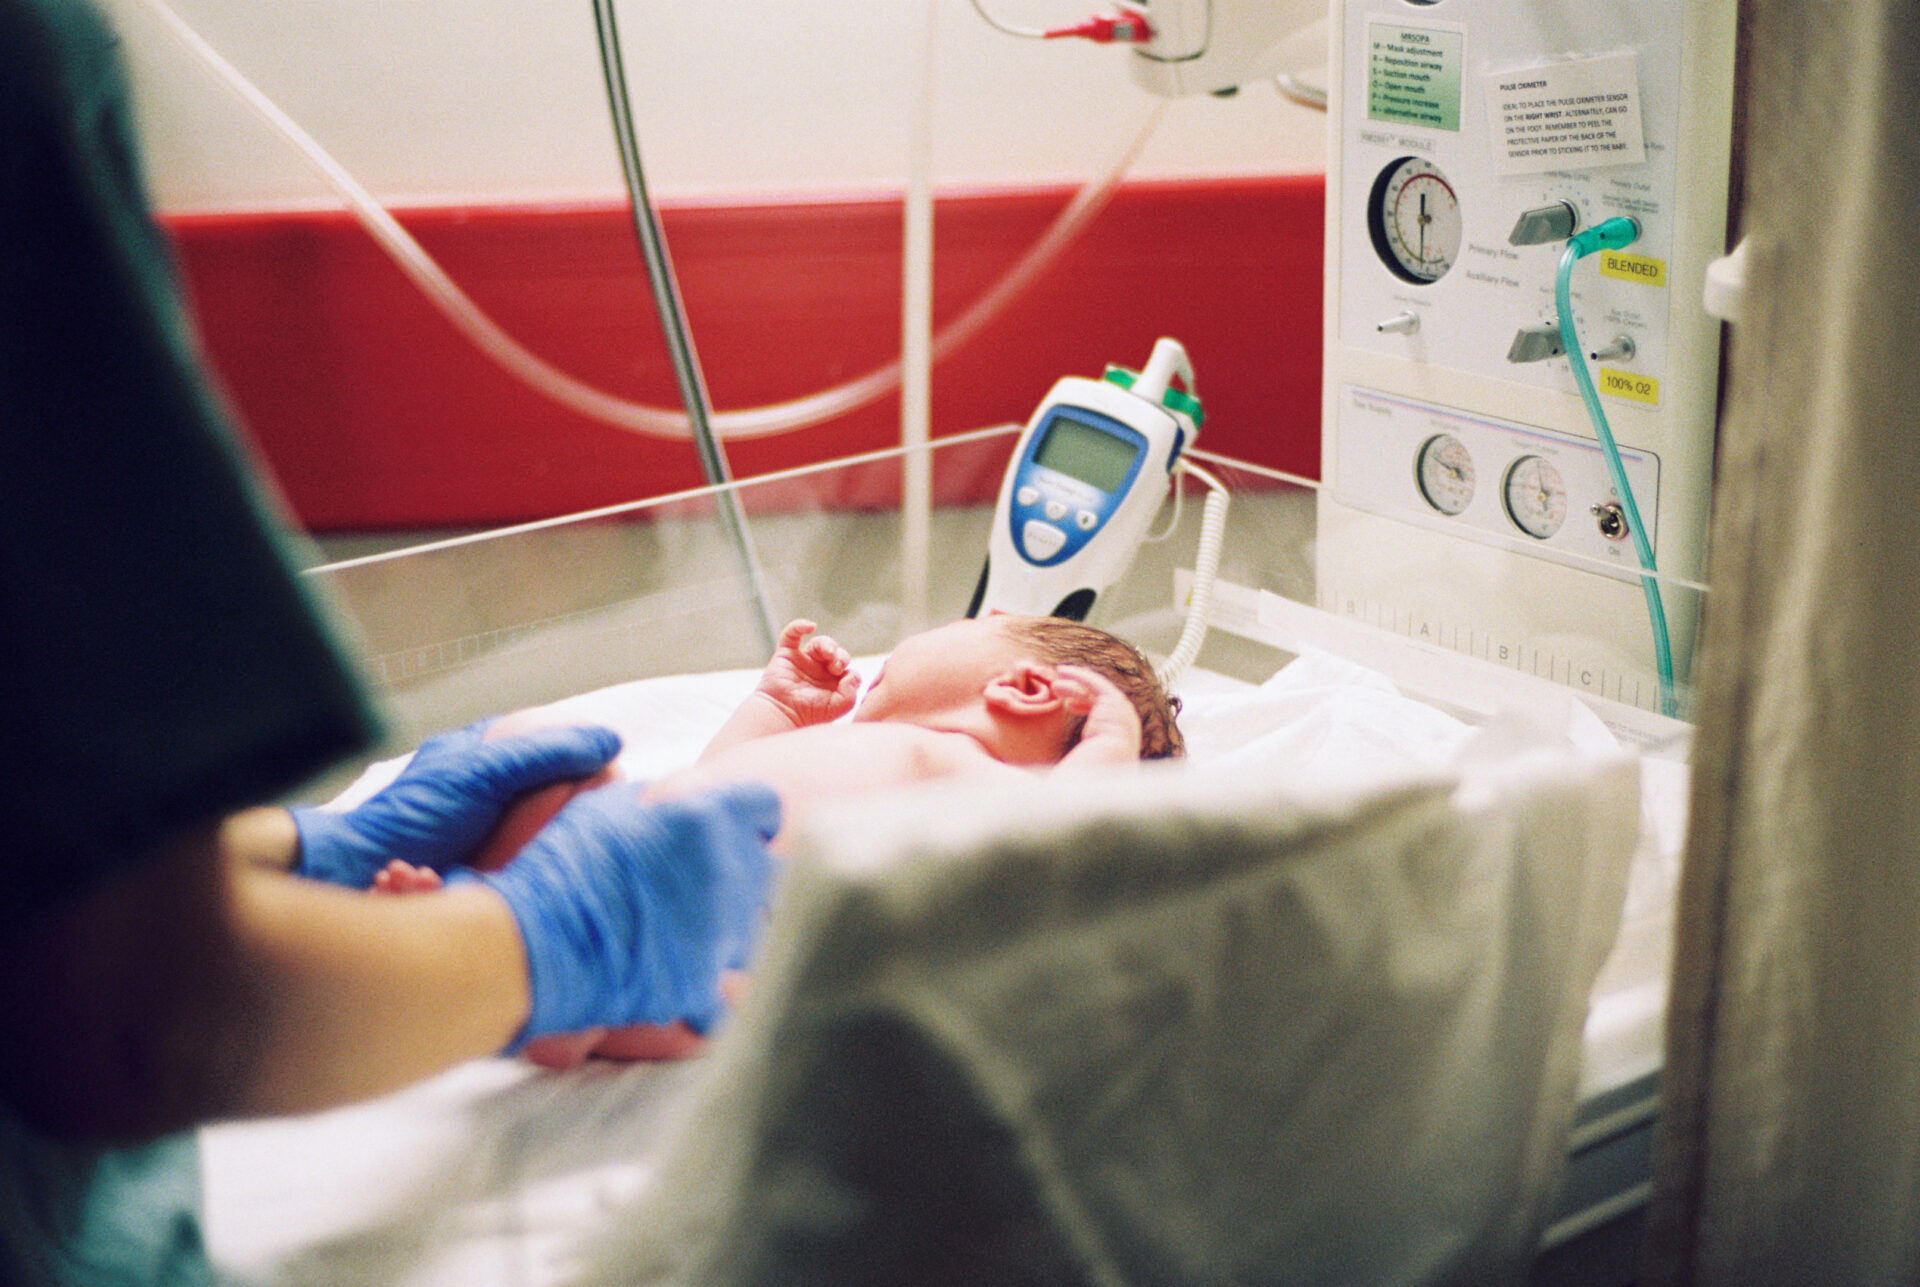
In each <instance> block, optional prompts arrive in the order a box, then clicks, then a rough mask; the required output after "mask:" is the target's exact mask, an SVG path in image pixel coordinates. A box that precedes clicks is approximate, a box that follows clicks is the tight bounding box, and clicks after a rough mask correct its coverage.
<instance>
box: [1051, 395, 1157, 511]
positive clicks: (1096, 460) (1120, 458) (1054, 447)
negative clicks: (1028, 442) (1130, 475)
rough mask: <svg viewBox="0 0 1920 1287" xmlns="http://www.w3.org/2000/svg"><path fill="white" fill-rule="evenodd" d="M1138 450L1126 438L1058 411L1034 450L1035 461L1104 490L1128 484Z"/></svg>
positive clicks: (1113, 489) (1111, 490)
mask: <svg viewBox="0 0 1920 1287" xmlns="http://www.w3.org/2000/svg"><path fill="white" fill-rule="evenodd" d="M1138 454H1139V448H1137V447H1135V446H1134V445H1133V444H1132V443H1130V442H1128V441H1127V440H1126V439H1124V438H1120V437H1118V436H1116V435H1114V434H1111V433H1108V432H1107V431H1106V430H1104V429H1096V428H1095V427H1094V426H1092V425H1090V424H1086V423H1084V422H1082V421H1079V420H1075V419H1073V418H1072V417H1071V416H1068V415H1065V414H1056V415H1055V416H1054V417H1053V422H1052V423H1051V424H1050V425H1048V427H1047V432H1046V434H1045V435H1044V436H1042V437H1041V439H1040V446H1039V447H1038V448H1037V449H1036V450H1035V451H1034V453H1033V463H1034V464H1036V465H1040V466H1042V467H1043V468H1046V469H1053V470H1057V471H1059V472H1060V473H1063V474H1065V475H1067V476H1068V477H1069V478H1077V479H1079V480H1080V481H1081V482H1083V483H1088V484H1090V485H1092V486H1094V487H1098V488H1099V489H1100V490H1101V491H1103V492H1117V491H1119V490H1120V489H1121V488H1122V487H1124V486H1126V482H1127V472H1128V471H1129V470H1131V469H1132V468H1133V460H1134V457H1135V456H1137V455H1138Z"/></svg>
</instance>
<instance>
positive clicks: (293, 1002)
mask: <svg viewBox="0 0 1920 1287" xmlns="http://www.w3.org/2000/svg"><path fill="white" fill-rule="evenodd" d="M256 821H258V820H256ZM236 834H237V833H233V832H230V831H228V830H226V829H225V828H224V827H212V828H207V829H204V830H200V831H196V832H193V833H190V834H187V835H184V836H182V837H180V838H179V839H178V840H176V841H175V842H174V843H172V844H170V845H168V846H166V847H164V848H163V849H161V850H159V851H157V852H156V853H154V854H152V855H149V856H148V857H147V858H146V859H144V860H142V861H139V862H136V863H133V864H131V865H129V866H128V867H127V868H126V869H125V870H124V871H123V872H122V873H120V874H119V875H118V876H115V877H113V878H111V879H109V880H107V881H105V882H103V883H102V884H101V885H100V886H99V887H97V888H96V889H94V890H93V891H91V892H90V893H89V894H88V895H87V896H86V897H85V898H84V899H82V900H80V901H79V902H76V903H75V904H73V905H72V906H69V907H66V908H63V909H60V910H58V911H56V912H55V913H53V914H50V915H48V916H45V917H43V918H41V919H40V920H38V921H37V922H35V923H33V924H31V925H27V926H24V927H22V928H20V929H18V930H16V931H14V932H12V933H9V934H7V935H6V936H5V938H4V941H0V1032H4V1033H5V1040H4V1041H0V1095H4V1097H5V1098H6V1100H7V1101H8V1102H9V1103H10V1104H11V1105H12V1106H13V1107H14V1108H15V1109H16V1110H17V1111H19V1112H20V1113H21V1114H22V1115H23V1116H25V1117H27V1118H28V1119H29V1120H32V1121H34V1122H35V1123H36V1124H38V1125H40V1126H41V1127H42V1128H43V1129H46V1130H48V1131H50V1132H52V1133H55V1134H57V1135H62V1136H73V1137H93V1138H121V1139H124V1138H137V1137H142V1136H148V1135H153V1134H157V1133H160V1132H163V1131H168V1130H174V1129H179V1128H181V1127H185V1126H190V1125H193V1124H195V1123H197V1122H201V1121H205V1120H209V1119H212V1118H218V1117H228V1116H237V1115H246V1114H255V1113H265V1112H289V1111H299V1110H306V1109H316V1108H323V1107H328V1106H331V1105H333V1104H338V1103H342V1102H346V1101H348V1100H351V1099H355V1098H360V1097H363V1096H366V1095H372V1094H377V1093H380V1092H382V1091H385V1090H389V1089H393V1088H396V1087H398V1086H400V1085H403V1084H405V1083H407V1082H409V1081H411V1080H414V1079H416V1078H418V1077H421V1076H424V1075H426V1074H429V1073H432V1072H435V1071H437V1070H439V1069H441V1068H445V1067H448V1066H450V1065H451V1064H453V1063H456V1062H458V1061H460V1060H462V1059H465V1058H469V1057H472V1056H475V1055H479V1054H484V1053H487V1052H489V1051H492V1050H496V1049H498V1048H499V1047H500V1046H502V1045H504V1044H505V1043H506V1042H507V1041H508V1040H509V1039H510V1038H511V1037H512V1036H513V1035H514V1033H515V1031H516V1030H517V1029H518V1027H519V1025H520V1024H521V1023H522V1022H524V1020H525V1016H526V1013H527V1008H528V996H527V983H526V966H525V959H524V955H523V949H522V947H521V944H520V939H519V934H518V930H517V928H516V926H515V923H514V921H513V916H512V913H511V912H510V911H509V910H508V909H507V908H506V906H505V904H504V903H501V902H500V901H499V900H498V899H497V898H495V897H494V896H493V895H491V894H489V893H487V892H486V891H484V890H478V889H465V890H454V891H450V892H448V893H445V894H436V895H428V896H422V897H417V898H407V899H392V900H386V899H381V898H376V897H374V896H371V895H366V894H360V893H355V892H351V891H347V890H343V889H338V888H333V887H330V886H325V885H319V884H315V883H313V882H310V881H304V880H300V879H298V878H296V877H292V876H288V875H284V874H281V873H279V872H276V871H271V870H265V869H263V866H261V865H255V862H256V860H260V861H262V862H263V863H265V865H271V864H270V863H266V860H267V859H269V858H270V857H271V850H263V851H259V852H249V851H246V850H244V849H242V850H236V849H234V848H232V847H230V846H231V845H232V843H233V842H234V840H235V835H236Z"/></svg>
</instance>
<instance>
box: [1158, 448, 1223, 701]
mask: <svg viewBox="0 0 1920 1287" xmlns="http://www.w3.org/2000/svg"><path fill="white" fill-rule="evenodd" d="M1178 473H1182V474H1192V475H1193V476H1194V477H1195V478H1197V479H1199V480H1200V481H1201V482H1203V483H1205V484H1206V485H1207V503H1206V505H1205V507H1204V508H1203V509H1202V510H1201V512H1200V544H1199V546H1198V548H1197V549H1195V551H1194V555H1193V589H1192V591H1191V592H1190V593H1189V594H1188V595H1187V619H1186V622H1185V624H1183V625H1182V626H1181V627H1180V639H1179V641H1178V642H1177V643H1175V644H1174V646H1173V651H1172V652H1171V653H1169V654H1168V655H1167V660H1166V662H1165V664H1164V665H1162V666H1161V667H1160V683H1161V684H1162V686H1164V687H1166V688H1172V687H1173V686H1174V685H1175V684H1176V683H1178V682H1179V681H1180V677H1181V676H1182V675H1184V674H1186V672H1187V668H1188V667H1189V666H1191V665H1193V661H1194V658H1196V657H1198V656H1199V655H1200V645H1201V644H1202V643H1204V642H1205V641H1206V637H1207V612H1208V609H1210V608H1211V607H1212V606H1213V583H1214V580H1215V578H1216V577H1218V575H1219V572H1220V551H1221V549H1222V548H1223V547H1224V546H1225V543H1226V535H1227V505H1228V496H1227V488H1226V484H1224V483H1222V482H1221V481H1220V480H1219V479H1218V478H1215V477H1214V476H1213V475H1212V474H1210V473H1208V472H1207V471H1206V470H1204V469H1202V468H1200V466H1198V465H1196V464H1194V463H1193V462H1192V461H1191V460H1189V459H1187V458H1186V457H1185V456H1182V457H1181V458H1180V464H1179V467H1178Z"/></svg>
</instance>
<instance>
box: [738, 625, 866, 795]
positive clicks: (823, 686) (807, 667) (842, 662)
mask: <svg viewBox="0 0 1920 1287" xmlns="http://www.w3.org/2000/svg"><path fill="white" fill-rule="evenodd" d="M813 631H814V625H813V622H811V621H807V620H805V619H801V620H798V621H789V622H788V623H787V626H786V629H784V630H782V631H781V632H780V643H779V645H778V647H776V648H775V649H774V653H773V660H772V661H769V662H768V663H767V668H766V670H765V671H764V672H763V673H762V674H761V676H760V682H759V684H758V685H756V686H755V688H754V690H753V692H752V693H750V694H748V696H747V700H746V701H744V702H742V703H740V705H739V707H738V708H737V709H736V710H735V711H734V712H733V714H732V715H730V716H728V717H727V722H726V723H725V724H722V725H721V726H720V731H719V732H718V733H715V734H714V735H713V740H712V741H710V742H708V743H707V746H706V749H705V750H703V751H701V752H700V759H701V760H705V759H707V758H708V757H709V756H712V755H716V754H718V753H719V752H721V751H724V750H726V749H727V748H729V747H732V746H738V745H739V744H740V743H741V742H746V741H751V740H752V739H753V738H756V737H767V736H769V735H771V734H774V733H786V732H790V731H792V730H793V729H796V728H807V727H809V726H811V725H814V724H828V723H831V722H833V721H834V720H836V719H839V718H840V717H841V716H842V715H845V714H846V713H847V712H848V711H850V710H852V709H853V702H854V699H855V698H856V697H858V696H859V695H860V676H859V675H858V674H856V673H854V671H853V669H852V658H851V657H849V656H848V655H847V650H846V649H845V648H842V647H841V646H840V645H839V644H837V643H835V642H834V641H833V640H831V639H829V638H827V636H825V635H817V634H814V633H813Z"/></svg>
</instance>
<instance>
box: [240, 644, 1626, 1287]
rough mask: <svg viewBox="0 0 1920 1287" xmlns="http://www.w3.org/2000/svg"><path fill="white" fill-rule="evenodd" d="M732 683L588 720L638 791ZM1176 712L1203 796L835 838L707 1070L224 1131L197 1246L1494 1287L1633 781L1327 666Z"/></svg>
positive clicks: (703, 727) (444, 1099)
mask: <svg viewBox="0 0 1920 1287" xmlns="http://www.w3.org/2000/svg"><path fill="white" fill-rule="evenodd" d="M752 679H753V675H752V674H751V673H748V672H730V673H728V674H726V675H722V676H702V677H686V678H684V679H673V680H650V681H642V682H641V683H637V684H631V685H624V686H622V687H621V688H617V689H611V690H607V691H606V692H604V693H600V694H592V695H589V696H587V697H584V698H580V699H575V701H574V702H573V703H572V704H573V705H575V706H576V707H577V708H578V709H579V711H580V713H582V714H583V715H586V716H589V717H591V718H596V719H599V720H602V721H604V722H607V723H610V724H613V725H614V726H615V727H616V728H619V729H620V730H621V731H622V733H623V734H624V735H625V736H626V738H627V749H626V751H625V752H624V753H623V757H622V758H623V764H624V766H625V768H626V770H627V772H628V773H629V775H630V776H635V777H645V776H652V775H653V774H654V773H657V772H660V771H663V770H664V769H666V768H671V767H674V766H675V765H676V764H678V763H681V762H684V760H685V758H688V757H690V756H691V754H692V753H693V751H694V750H695V749H697V747H698V746H699V745H700V743H701V742H702V741H703V740H704V737H705V735H706V733H707V732H710V731H711V729H712V728H713V727H714V726H715V725H717V723H718V722H719V720H720V719H721V718H723V717H724V715H725V713H726V712H727V711H728V710H730V709H731V707H732V705H733V703H734V701H735V700H737V699H738V697H739V696H741V695H742V694H744V692H745V691H746V690H747V688H748V687H749V686H750V685H751V682H752ZM1183 722H1184V724H1185V726H1186V728H1187V732H1188V739H1189V745H1190V747H1191V749H1192V752H1193V764H1192V765H1191V766H1185V767H1176V766H1166V767H1165V768H1164V770H1163V771H1157V772H1156V771H1146V772H1143V773H1142V774H1141V775H1139V776H1138V777H1137V778H1132V779H1121V780H1118V781H1092V782H1083V783H1078V784H1074V785H1072V786H1071V787H1070V788H1069V787H1067V786H1066V785H1065V784H1062V783H1060V782H1058V781H1052V780H1047V779H1036V780H1035V781H1034V782H1033V783H1031V784H1028V785H1027V789H1025V790H1023V791H1020V792H1015V793H1008V792H1006V791H1004V789H1002V790H1000V791H998V792H996V793H995V794H994V795H993V796H992V797H991V798H981V796H980V795H979V792H978V788H977V787H975V786H972V785H970V784H965V783H950V784H937V785H936V786H934V787H932V788H929V789H925V790H922V791H917V792H912V793H905V794H901V795H897V796H889V797H882V798H879V799H875V800H872V801H869V802H866V803H863V804H861V805H860V806H859V807H857V808H853V809H849V810H845V811H841V812H837V813H829V814H824V815H822V816H821V817H820V818H818V819H817V820H816V821H815V822H814V823H813V824H812V825H811V826H810V827H809V829H808V830H807V832H806V833H805V834H804V835H803V837H802V838H801V845H800V852H799V854H798V855H797V856H796V859H795V861H794V863H793V866H792V869H791V870H790V872H789V873H788V876H787V878H786V880H785V883H784V887H783V890H782V893H781V898H780V902H779V905H778V908H777V911H776V915H775V918H774V923H773V926H772V928H771V929H770V932H769V943H768V945H767V947H766V949H765V953H764V955H763V958H762V960H761V961H759V962H758V963H757V965H756V977H755V984H754V988H753V990H752V993H751V995H750V997H749V1000H748V1002H747V1005H746V1007H745V1009H744V1010H743V1011H742V1013H741V1014H740V1015H738V1016H735V1018H734V1019H733V1020H732V1021H731V1022H730V1023H729V1025H728V1026H727V1028H726V1029H725V1030H724V1031H723V1033H722V1035H721V1038H720V1040H719V1041H718V1042H717V1043H716V1044H715V1047H714V1048H713V1050H712V1051H711V1052H710V1053H709V1054H708V1055H706V1056H705V1057H703V1058H701V1059H699V1060H696V1061H694V1062H692V1063H690V1064H684V1065H678V1066H667V1067H659V1066H637V1067H631V1068H617V1067H611V1066H596V1067H592V1068H589V1069H586V1070H582V1071H577V1072H574V1073H569V1074H565V1075H561V1076H553V1075H549V1074H541V1073H535V1072H532V1071H530V1070H528V1069H527V1068H525V1067H524V1066H522V1065H518V1064H512V1063H507V1062H505V1061H482V1062H481V1063H478V1064H475V1065H470V1066H469V1067H467V1068H464V1069H460V1070H456V1071H455V1072H454V1073H452V1074H449V1075H448V1076H446V1077H443V1078H439V1079H436V1080H435V1081H433V1082H429V1083H427V1084H426V1085H424V1086H422V1087H417V1088H414V1089H413V1090H410V1091H407V1092H403V1093H402V1094H400V1095H396V1096H392V1097H389V1098H388V1099H385V1100H381V1101H377V1102H376V1103H374V1104H370V1105H364V1106H359V1107H356V1108H353V1109H347V1110H341V1111H338V1112H336V1113H331V1114H324V1115H320V1116H317V1117H312V1118H304V1119H295V1120H290V1121H282V1122H270V1123H258V1124H252V1125H248V1126H241V1127H227V1128H220V1129H218V1130H214V1131H210V1132H208V1133H207V1135H206V1137H205V1142H206V1162H207V1186H208V1235H209V1241H210V1244H211V1246H212V1249H213V1251H214V1253H215V1255H216V1257H217V1258H218V1259H219V1260H220V1261H221V1262H222V1263H223V1264H224V1265H225V1267H227V1268H229V1269H230V1270H232V1271H234V1272H235V1273H236V1274H237V1275H238V1276H240V1277H242V1278H243V1279H257V1280H262V1281H277V1282H305V1281H312V1282H339V1281H349V1280H353V1281H360V1280H368V1281H382V1282H406V1283H420V1284H426V1283H441V1282H447V1283H452V1282H460V1283H479V1284H485V1283H496V1282H497V1283H529V1282H548V1281H560V1280H563V1279H564V1278H566V1277H568V1276H570V1275H571V1274H572V1273H573V1272H574V1271H575V1270H576V1269H578V1268H580V1267H581V1266H583V1265H589V1264H590V1265H593V1266H595V1267H596V1268H595V1273H596V1274H597V1276H598V1277H599V1278H600V1279H602V1280H606V1281H622V1282H625V1281H636V1280H644V1281H728V1282H746V1281H754V1282H768V1283H782V1284H787V1283H797V1282H806V1281H832V1282H834V1283H836V1284H848V1283H854V1282H866V1281H871V1282H876V1283H877V1282H889V1283H899V1282H913V1283H915V1284H924V1283H930V1282H936V1281H945V1280H947V1279H945V1278H942V1277H941V1273H942V1272H947V1273H950V1274H954V1275H958V1276H957V1277H954V1278H953V1279H952V1280H953V1281H994V1282H1019V1281H1040V1280H1042V1279H1044V1280H1046V1281H1073V1282H1079V1281H1085V1282H1141V1283H1145V1282H1162V1281H1182V1282H1198V1283H1205V1282H1240V1281H1253V1280H1260V1279H1263V1278H1269V1277H1272V1276H1274V1275H1276V1274H1281V1273H1282V1270H1283V1269H1284V1274H1283V1276H1284V1277H1285V1278H1286V1279H1287V1280H1288V1281H1295V1282H1313V1281H1325V1282H1341V1283H1351V1282H1386V1281H1395V1282H1451V1281H1460V1282H1467V1281H1474V1282H1484V1281H1489V1280H1490V1276H1491V1275H1493V1274H1495V1272H1496V1271H1497V1269H1498V1267H1499V1266H1502V1265H1507V1264H1511V1263H1517V1262H1518V1260H1517V1257H1522V1256H1523V1254H1524V1252H1525V1251H1526V1250H1528V1249H1530V1248H1531V1246H1532V1245H1533V1240H1534V1239H1535V1238H1536V1237H1537V1233H1538V1226H1539V1224H1540V1223H1541V1221H1542V1219H1543V1204H1544V1201H1545V1199H1546V1198H1547V1197H1548V1196H1549V1194H1550V1189H1551V1185H1552V1184H1553V1182H1554V1180H1555V1178H1556V1177H1557V1174H1558V1164H1559V1160H1560V1157H1561V1151H1562V1148H1563V1144H1564V1139H1565V1132H1566V1125H1567V1121H1568V1119H1569V1116H1570V1114H1571V1111H1572V1107H1573V1103H1574V1098H1575V1090H1576V1083H1577V1079H1578V1075H1579V1069H1580V1065H1581V1027H1582V1022H1583V1017H1584V1016H1585V1014H1586V1012H1587V1004H1586V1000H1587V993H1588V988H1589V986H1590V985H1591V983H1592V981H1593V978H1594V976H1595V973H1596V971H1597V970H1598V969H1599V967H1600V963H1601V960H1602V958H1603V957H1604V955H1605V953H1606V950H1607V947H1608V945H1609V944H1610V943H1611V942H1612V940H1613V937H1614V927H1615V925H1616V922H1617V918H1618V913H1619V909H1620V907H1621V903H1622V893H1623V890H1624V886H1625V880H1626V873H1627V867H1628V862H1629V859H1630V856H1631V854H1632V852H1633V849H1634V842H1635V835H1636V832H1637V831H1638V829H1639V828H1638V811H1637V809H1636V805H1635V795H1634V791H1635V780H1636V774H1635V766H1634V764H1633V762H1632V761H1630V760H1628V759H1626V758H1625V757H1622V756H1619V755H1617V754H1614V755H1608V754H1604V753H1601V754H1596V753H1594V752H1593V751H1592V750H1591V749H1582V748H1579V747H1576V746H1574V745H1573V744H1572V743H1570V742H1569V741H1568V739H1567V738H1566V737H1565V736H1564V735H1562V734H1559V733H1553V734H1542V733H1539V732H1537V731H1518V730H1514V729H1494V730H1483V731H1480V732H1475V731H1474V730H1471V729H1469V728H1467V727H1466V726H1464V725H1462V724H1460V723H1459V722H1458V721H1455V720H1452V719H1451V718H1450V717H1448V716H1445V715H1443V714H1441V713H1440V712H1438V711H1436V710H1434V709H1433V708H1431V707H1428V706H1424V705H1422V704H1420V703H1417V702H1412V701H1409V700H1407V699H1405V698H1402V697H1400V696H1398V695H1397V694H1396V693H1394V692H1393V691H1392V689H1391V687H1390V686H1388V685H1386V684H1385V682H1384V681H1381V680H1379V679H1378V678H1377V677H1375V676H1372V675H1370V674H1369V673H1368V672H1364V671H1360V670H1359V669H1358V668H1354V667H1350V666H1347V665H1345V664H1344V663H1340V662H1337V661H1334V660H1332V659H1330V658H1323V657H1303V658H1301V659H1300V660H1299V661H1296V662H1295V663H1293V664H1292V665H1290V666H1288V667H1287V668H1286V669H1284V670H1283V671H1281V672H1280V673H1279V674H1278V675H1276V676H1275V678H1274V679H1273V680H1271V681H1269V682H1268V683H1267V684H1266V685H1263V686H1260V687H1258V688H1253V687H1247V686H1237V685H1229V684H1222V685H1219V686H1218V687H1217V688H1216V689H1214V690H1212V691H1205V692H1198V691H1196V692H1193V693H1190V694H1189V712H1188V715H1187V717H1186V719H1185V720H1184V721H1183ZM396 767H397V766H394V765H389V766H386V768H385V769H384V770H382V771H381V772H376V773H373V774H370V775H369V778H368V779H367V781H366V782H364V783H363V784H361V785H360V786H359V787H357V788H356V791H357V792H360V793H364V791H365V790H370V789H373V787H374V786H375V785H377V783H378V782H379V781H381V780H384V777H385V776H390V774H391V772H392V771H393V770H394V769H395V768H396ZM610 1231H611V1232H610Z"/></svg>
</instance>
